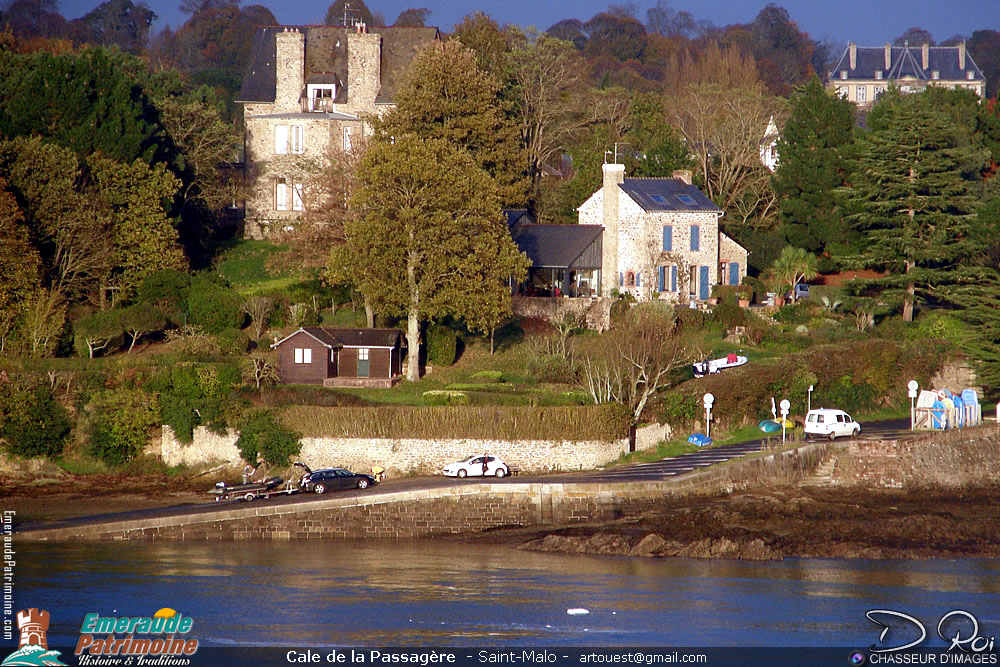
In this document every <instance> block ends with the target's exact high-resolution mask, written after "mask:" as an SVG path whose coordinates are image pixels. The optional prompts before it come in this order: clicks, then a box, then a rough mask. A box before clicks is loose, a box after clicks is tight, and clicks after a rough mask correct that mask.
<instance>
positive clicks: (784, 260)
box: [771, 246, 816, 302]
mask: <svg viewBox="0 0 1000 667" xmlns="http://www.w3.org/2000/svg"><path fill="white" fill-rule="evenodd" d="M771 273H772V275H773V276H774V278H775V279H776V280H778V281H779V282H781V283H782V284H783V285H788V286H789V287H791V290H792V301H793V302H794V301H795V298H796V297H795V286H796V285H798V284H799V283H800V282H802V281H803V280H812V279H813V278H815V277H816V255H813V254H812V253H810V252H808V251H806V250H804V249H802V248H796V247H794V246H785V247H784V248H782V250H781V254H780V255H778V258H777V259H776V260H774V264H772V265H771Z"/></svg>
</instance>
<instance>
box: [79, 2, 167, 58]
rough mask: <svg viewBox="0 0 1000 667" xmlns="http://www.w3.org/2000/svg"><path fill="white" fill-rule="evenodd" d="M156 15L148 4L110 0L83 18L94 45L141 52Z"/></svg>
mask: <svg viewBox="0 0 1000 667" xmlns="http://www.w3.org/2000/svg"><path fill="white" fill-rule="evenodd" d="M155 20H156V12H154V11H153V10H151V9H150V8H149V7H147V6H146V4H145V3H143V2H140V3H139V4H133V3H132V0H107V1H106V2H102V3H101V4H100V5H98V6H97V7H96V8H95V9H93V10H91V11H90V12H88V13H87V14H85V15H84V16H83V18H81V19H79V21H78V22H77V24H78V25H82V26H83V27H84V28H85V30H86V40H87V41H88V42H90V43H91V44H101V45H111V44H117V45H118V47H119V48H121V49H122V50H123V51H131V52H132V53H139V52H140V51H142V50H143V49H144V48H146V41H147V39H148V36H149V26H150V25H152V23H153V21H155Z"/></svg>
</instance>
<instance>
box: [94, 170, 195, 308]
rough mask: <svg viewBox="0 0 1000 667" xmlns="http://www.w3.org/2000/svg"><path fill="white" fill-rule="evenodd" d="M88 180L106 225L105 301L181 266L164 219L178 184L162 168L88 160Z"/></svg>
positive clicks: (183, 264)
mask: <svg viewBox="0 0 1000 667" xmlns="http://www.w3.org/2000/svg"><path fill="white" fill-rule="evenodd" d="M88 166H89V168H90V174H91V177H92V178H93V187H92V189H91V193H92V195H93V200H92V203H93V205H94V208H96V209H97V210H98V211H99V213H100V217H101V218H102V219H105V220H108V221H109V222H110V225H111V238H112V244H113V251H112V257H111V260H112V265H111V267H110V271H109V273H108V275H106V276H105V277H104V279H103V281H102V283H103V284H102V293H101V295H100V296H101V297H102V301H103V296H104V290H105V289H106V290H108V291H109V292H110V294H111V303H112V304H114V303H116V302H118V301H121V300H125V299H129V298H131V297H132V296H133V295H134V294H135V291H136V289H138V287H139V283H140V282H142V279H143V278H145V277H146V276H148V275H151V274H153V273H155V272H157V271H160V270H162V269H180V268H186V267H187V261H186V260H185V258H184V253H183V251H182V250H181V247H180V245H179V243H178V240H177V230H176V229H175V228H174V225H173V223H172V222H171V220H170V218H168V217H167V215H166V212H165V211H166V210H167V209H168V208H169V202H170V199H171V198H172V197H173V196H174V195H175V194H176V193H177V188H178V186H179V185H180V183H179V181H178V180H177V178H176V177H175V176H173V175H172V174H171V173H170V172H168V171H167V169H166V167H164V165H162V164H157V165H155V166H153V167H150V165H148V164H147V163H145V162H143V161H142V160H135V161H134V162H132V163H131V164H122V163H120V162H115V161H113V160H108V159H106V158H102V157H98V156H94V157H92V158H90V159H89V160H88Z"/></svg>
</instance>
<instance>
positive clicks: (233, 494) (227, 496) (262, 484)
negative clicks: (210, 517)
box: [209, 477, 298, 502]
mask: <svg viewBox="0 0 1000 667" xmlns="http://www.w3.org/2000/svg"><path fill="white" fill-rule="evenodd" d="M282 482H284V480H283V479H281V478H280V477H268V478H266V479H262V480H260V481H259V482H247V483H246V484H226V483H225V482H216V484H215V488H214V489H212V490H211V491H209V493H211V494H212V495H214V496H215V499H216V500H234V499H235V500H246V501H247V502H249V501H251V500H254V499H256V498H270V497H271V496H273V495H277V494H279V493H284V494H289V495H290V494H292V493H296V492H297V491H298V489H296V488H295V487H294V486H292V483H291V480H289V482H288V483H287V484H285V485H284V486H282Z"/></svg>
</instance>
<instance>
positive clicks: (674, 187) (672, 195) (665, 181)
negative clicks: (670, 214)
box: [618, 178, 722, 213]
mask: <svg viewBox="0 0 1000 667" xmlns="http://www.w3.org/2000/svg"><path fill="white" fill-rule="evenodd" d="M618 187H620V188H621V189H622V190H624V191H625V192H626V194H628V196H629V197H631V198H632V200H633V201H635V203H636V204H638V205H639V206H641V207H642V210H644V211H646V212H654V211H711V212H712V213H721V212H722V209H720V208H719V207H718V206H716V205H715V203H714V202H713V201H712V200H711V199H709V198H708V197H706V196H705V193H704V192H702V191H701V190H699V189H698V188H697V187H695V186H693V185H688V184H687V183H685V182H684V181H682V180H681V179H679V178H626V179H625V182H624V183H621V184H619V186H618Z"/></svg>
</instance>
